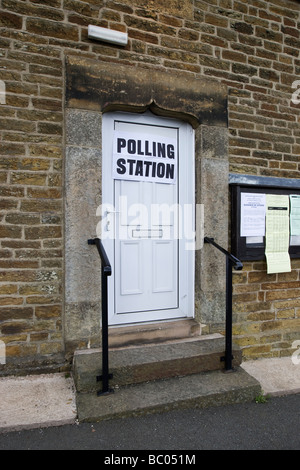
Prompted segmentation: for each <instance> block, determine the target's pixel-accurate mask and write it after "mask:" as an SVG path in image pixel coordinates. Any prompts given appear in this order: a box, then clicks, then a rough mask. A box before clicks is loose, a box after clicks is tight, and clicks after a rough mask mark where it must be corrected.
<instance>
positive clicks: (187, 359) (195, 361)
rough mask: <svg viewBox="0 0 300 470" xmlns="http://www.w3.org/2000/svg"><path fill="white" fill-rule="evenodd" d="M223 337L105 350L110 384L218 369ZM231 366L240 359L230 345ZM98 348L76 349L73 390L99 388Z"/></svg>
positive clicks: (100, 364)
mask: <svg viewBox="0 0 300 470" xmlns="http://www.w3.org/2000/svg"><path fill="white" fill-rule="evenodd" d="M224 350H225V338H224V337H223V336H222V335H219V334H214V335H207V336H198V337H196V338H189V339H185V340H181V341H168V342H166V343H163V344H160V343H158V344H149V345H146V346H136V347H130V348H119V349H113V350H111V351H109V372H110V373H111V374H113V378H112V379H111V380H110V382H109V385H110V387H123V386H127V385H131V384H138V383H143V382H148V381H155V380H161V379H167V378H171V377H179V376H186V375H192V374H198V373H200V372H206V371H212V370H222V369H224V362H222V361H221V357H222V356H224ZM233 357H234V359H233V366H234V367H237V366H238V365H239V364H240V363H241V360H242V357H241V351H240V349H239V348H237V347H234V348H233ZM101 369H102V350H101V349H87V350H80V351H76V352H75V354H74V361H73V376H74V382H75V387H76V390H77V392H96V391H97V390H101V387H102V385H101V382H97V380H96V377H97V376H99V375H101V373H102V371H101Z"/></svg>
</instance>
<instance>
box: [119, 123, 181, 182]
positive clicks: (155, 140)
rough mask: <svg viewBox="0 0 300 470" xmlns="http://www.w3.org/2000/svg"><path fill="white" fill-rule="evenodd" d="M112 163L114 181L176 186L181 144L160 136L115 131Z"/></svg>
mask: <svg viewBox="0 0 300 470" xmlns="http://www.w3.org/2000/svg"><path fill="white" fill-rule="evenodd" d="M112 164H113V167H112V176H113V178H114V179H120V180H131V181H147V182H157V183H166V184H175V183H176V178H177V141H176V139H172V138H169V137H164V136H159V135H158V136H153V135H151V134H149V135H148V134H138V135H134V134H131V133H129V132H123V131H115V132H114V142H113V159H112Z"/></svg>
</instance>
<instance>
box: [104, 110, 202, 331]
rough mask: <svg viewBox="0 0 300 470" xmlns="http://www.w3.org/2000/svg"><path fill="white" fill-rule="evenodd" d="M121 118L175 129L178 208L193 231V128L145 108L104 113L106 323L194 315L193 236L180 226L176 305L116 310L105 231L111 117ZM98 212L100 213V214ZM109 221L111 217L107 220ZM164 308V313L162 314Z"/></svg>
mask: <svg viewBox="0 0 300 470" xmlns="http://www.w3.org/2000/svg"><path fill="white" fill-rule="evenodd" d="M116 120H121V121H126V122H132V123H136V124H149V125H156V126H168V127H175V128H177V129H178V136H179V139H178V140H179V145H178V154H179V155H180V156H181V155H183V156H184V164H182V160H181V162H180V157H179V159H178V160H179V164H178V175H179V188H178V189H179V197H178V200H179V208H180V209H181V214H182V215H183V217H184V220H183V222H185V221H186V220H185V217H186V216H187V215H189V216H191V218H192V221H191V222H192V230H191V233H195V163H194V162H195V158H194V130H193V129H192V126H191V125H190V124H188V123H187V122H183V121H179V120H177V119H173V118H165V117H158V116H156V115H154V114H152V113H151V112H150V111H147V112H146V113H144V114H135V113H127V112H112V113H105V114H103V119H102V136H103V137H102V205H101V215H102V223H101V235H100V236H101V239H102V241H103V245H104V247H105V250H106V252H107V255H108V257H109V259H110V261H111V264H112V268H113V269H112V276H111V278H110V282H109V288H108V308H109V312H108V321H109V325H111V326H113V325H119V326H121V325H128V324H134V323H145V322H153V321H166V320H174V319H179V318H181V319H182V318H193V317H194V291H195V286H194V278H195V274H194V273H195V251H194V250H193V240H192V239H187V235H190V234H186V233H185V231H186V230H184V229H183V230H181V233H180V236H179V243H178V245H179V254H178V286H179V287H178V289H179V292H178V294H179V299H178V300H179V308H178V309H171V310H169V311H168V310H164V311H162V310H157V311H149V312H148V314H144V315H143V319H142V320H141V314H139V312H135V313H130V314H116V312H115V267H116V263H115V250H114V237H113V234H112V233H110V234H107V233H106V232H105V225H106V224H107V222H108V220H107V208H109V209H110V210H115V201H114V185H115V180H113V179H112V176H111V172H112V165H111V158H110V156H112V142H113V139H112V138H111V137H112V132H113V128H114V121H116ZM99 215H100V214H99ZM109 222H111V221H109ZM162 312H163V314H162Z"/></svg>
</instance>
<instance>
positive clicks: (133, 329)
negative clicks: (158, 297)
mask: <svg viewBox="0 0 300 470" xmlns="http://www.w3.org/2000/svg"><path fill="white" fill-rule="evenodd" d="M200 334H201V325H200V323H198V322H196V321H195V320H194V319H193V318H186V319H183V320H176V321H175V320H174V321H172V320H171V321H163V322H154V323H138V324H136V325H129V326H110V327H109V332H108V342H109V343H108V344H109V347H110V348H120V347H131V346H143V345H145V344H151V343H161V342H165V341H174V340H179V339H185V338H194V337H196V336H199V335H200Z"/></svg>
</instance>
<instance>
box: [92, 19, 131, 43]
mask: <svg viewBox="0 0 300 470" xmlns="http://www.w3.org/2000/svg"><path fill="white" fill-rule="evenodd" d="M88 37H89V38H90V39H98V40H99V41H105V42H111V43H112V44H120V45H121V46H126V44H127V42H128V34H127V33H121V31H115V30H113V29H107V28H101V27H100V26H93V25H91V24H90V25H89V26H88Z"/></svg>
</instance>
